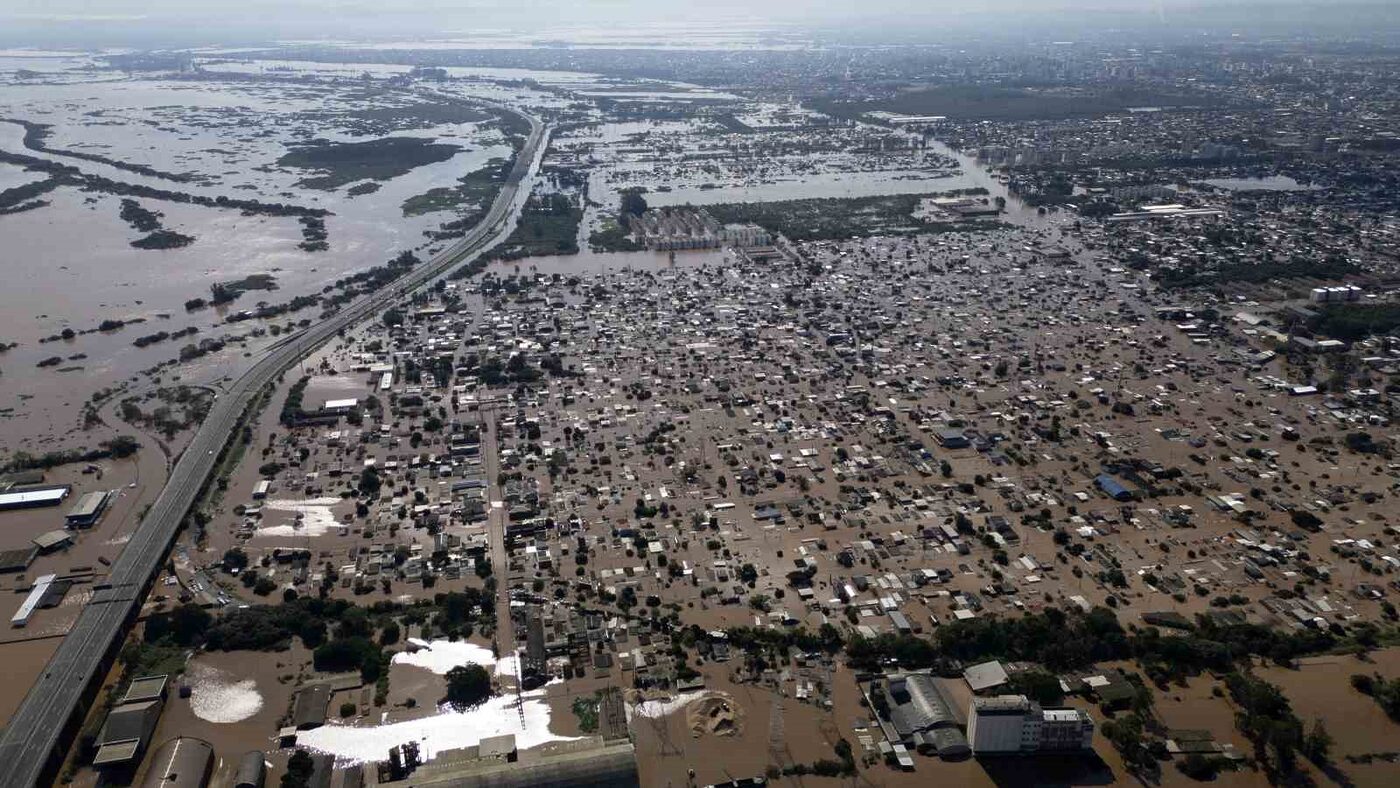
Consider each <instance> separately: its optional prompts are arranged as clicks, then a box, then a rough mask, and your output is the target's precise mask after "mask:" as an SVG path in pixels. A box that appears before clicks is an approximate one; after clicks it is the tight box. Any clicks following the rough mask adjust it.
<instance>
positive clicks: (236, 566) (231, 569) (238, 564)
mask: <svg viewBox="0 0 1400 788" xmlns="http://www.w3.org/2000/svg"><path fill="white" fill-rule="evenodd" d="M222 563H223V567H224V571H225V572H228V573H229V574H237V573H238V572H242V571H243V570H244V569H247V568H248V554H247V553H245V552H243V549H242V548H241V547H230V548H229V549H228V550H225V551H224V558H223V562H222Z"/></svg>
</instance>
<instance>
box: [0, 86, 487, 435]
mask: <svg viewBox="0 0 1400 788" xmlns="http://www.w3.org/2000/svg"><path fill="white" fill-rule="evenodd" d="M44 62H45V63H49V64H51V65H52V64H56V63H65V62H68V61H64V60H53V61H48V60H46V61H44ZM7 65H13V61H11V62H0V67H3V66H7ZM0 71H3V68H0ZM359 90H361V88H358V87H355V86H353V85H348V84H346V85H320V84H302V83H295V84H293V83H285V82H284V83H273V84H255V85H248V84H221V83H209V82H198V81H195V82H184V81H178V80H160V79H151V80H143V79H122V80H111V81H105V82H101V83H91V82H78V81H69V82H66V83H65V82H59V83H52V82H48V81H46V82H45V83H44V84H31V83H28V82H25V81H11V82H9V83H4V81H3V80H0V107H3V108H4V110H3V112H2V113H0V116H3V117H11V118H22V119H25V120H31V121H35V122H42V123H48V124H51V125H52V126H53V134H52V136H51V137H50V139H49V140H48V143H47V144H48V145H49V146H50V147H52V148H54V149H58V150H73V151H81V152H83V153H87V154H97V155H101V156H105V157H108V158H111V159H114V160H118V161H124V162H128V163H134V164H142V165H146V166H148V167H152V168H155V169H156V170H159V171H162V172H167V173H174V174H177V175H180V176H193V180H185V181H172V180H170V179H168V178H162V177H159V176H157V175H147V174H143V173H137V172H130V171H127V170H123V169H120V168H117V167H114V166H111V165H108V164H104V163H102V162H95V161H87V160H78V159H73V158H66V157H63V156H60V155H55V154H48V153H40V152H36V151H31V150H28V149H26V148H25V147H24V146H23V136H24V132H23V128H22V127H20V126H19V125H17V124H13V123H0V149H3V150H5V151H9V152H13V153H17V154H22V155H25V156H30V157H34V158H41V159H48V160H52V161H57V162H60V163H63V164H66V165H71V166H76V167H78V168H79V169H80V170H81V171H83V172H85V173H90V174H93V175H98V176H103V177H107V178H111V179H112V180H115V181H119V182H123V183H133V184H138V185H142V186H149V187H152V188H156V189H163V190H168V191H175V192H183V193H189V194H195V195H201V196H207V197H219V196H229V197H237V198H247V199H258V200H262V201H264V202H270V203H291V204H297V205H303V206H308V207H324V208H327V209H329V210H331V211H332V212H333V215H332V216H329V217H327V219H326V227H327V231H328V234H329V238H328V243H329V245H330V249H329V250H328V251H325V252H308V251H304V250H302V249H299V248H298V244H299V243H300V242H301V241H302V240H303V236H302V233H301V226H300V224H299V222H298V221H297V220H296V219H295V218H294V217H269V216H244V215H242V213H241V212H240V211H237V210H225V209H215V208H206V207H203V206H198V205H191V204H186V203H171V202H164V201H160V200H149V199H140V200H138V202H140V203H141V204H142V205H143V206H144V207H146V208H148V209H150V210H153V211H158V212H160V213H162V214H163V218H162V224H163V225H164V226H165V227H166V228H169V229H171V230H175V231H177V232H181V233H184V234H185V235H188V236H192V237H194V239H195V241H194V243H193V244H191V245H189V246H186V247H183V248H180V249H170V250H158V251H152V250H140V249H135V248H133V247H131V246H130V242H131V241H133V240H136V239H137V238H140V237H141V236H142V235H144V233H141V232H138V231H136V230H134V229H133V228H132V227H130V226H129V225H128V224H127V223H126V222H125V221H123V220H122V219H121V218H120V216H119V210H120V203H121V200H120V198H118V197H116V196H112V195H106V194H97V193H89V192H81V191H78V190H76V189H73V188H68V187H64V188H59V189H57V190H55V191H52V192H50V193H48V194H46V195H44V196H43V198H42V199H44V200H46V201H48V202H49V203H50V204H49V205H47V206H45V207H42V208H38V209H35V210H31V211H25V212H22V213H17V214H12V215H5V216H0V236H3V237H4V239H5V241H6V243H5V249H4V251H3V253H0V269H3V270H4V271H5V273H6V275H7V277H8V279H9V281H10V282H11V285H12V286H11V287H9V288H6V289H5V290H4V292H3V293H0V340H2V341H4V342H7V343H10V342H17V343H19V347H17V348H14V349H12V350H10V351H9V352H8V353H6V354H5V355H4V356H3V357H0V364H3V366H4V367H5V371H6V372H10V371H11V370H16V371H17V370H26V371H27V372H28V374H24V375H18V374H7V375H5V376H4V377H3V378H0V402H3V404H4V406H5V407H7V408H10V409H11V410H10V411H8V412H7V415H9V416H10V423H9V424H8V425H7V433H8V435H7V437H8V438H9V439H10V447H11V448H21V447H32V446H36V445H38V444H39V442H41V441H42V442H47V441H49V440H51V439H52V438H53V437H54V435H53V431H52V429H51V427H50V426H49V425H50V424H51V423H52V422H53V421H54V420H57V421H59V422H60V423H62V422H64V421H67V422H68V423H75V422H76V420H77V406H78V405H79V404H81V403H82V402H83V401H84V400H85V399H86V398H87V396H88V395H89V394H90V393H91V392H92V391H95V390H97V389H99V388H104V387H110V386H114V385H117V384H119V383H121V382H122V381H124V380H127V379H130V378H131V377H132V376H133V375H135V374H136V373H137V372H138V371H140V370H144V369H148V368H150V367H152V366H154V365H155V364H158V363H160V362H162V361H167V360H170V359H173V358H175V357H176V355H177V354H178V352H179V348H180V347H181V346H182V345H184V344H188V343H195V342H198V341H200V340H202V339H205V338H211V337H221V336H225V335H233V336H242V335H245V334H247V333H248V332H250V331H253V330H256V329H262V328H265V326H264V325H263V324H261V323H259V322H248V323H241V324H237V325H225V324H224V319H225V317H226V316H227V314H228V313H229V312H230V311H236V310H241V309H249V308H253V307H255V306H256V305H257V304H258V303H259V302H267V303H279V302H284V301H287V300H290V299H291V298H293V297H295V296H297V295H303V294H308V293H315V292H319V291H320V290H322V289H323V288H324V287H326V286H328V285H329V284H331V283H332V282H333V281H334V280H336V279H338V278H340V277H342V276H344V275H346V274H347V273H350V272H354V271H360V270H364V269H366V268H369V267H371V266H374V265H379V264H381V263H383V262H385V261H386V260H388V259H389V258H391V257H393V256H394V255H396V254H398V253H399V252H400V251H404V250H408V249H417V250H419V251H420V256H424V257H426V256H427V255H429V254H431V253H432V252H433V251H436V250H437V249H438V248H441V247H442V246H443V245H445V243H446V242H441V241H430V240H429V239H427V238H426V237H425V235H424V233H425V232H426V231H428V230H432V229H436V228H437V227H438V226H439V225H441V224H442V223H443V222H445V221H448V220H450V219H452V218H454V215H453V214H452V213H442V212H436V213H429V214H425V215H421V216H415V217H405V216H403V215H402V211H401V205H402V203H403V202H404V200H406V199H408V198H409V197H412V196H415V195H418V194H422V193H424V192H426V191H428V190H429V189H431V188H435V187H439V186H450V185H453V184H454V183H455V182H456V180H457V179H458V178H460V177H462V176H463V175H465V174H467V173H470V172H473V171H477V170H480V169H482V168H483V167H485V166H487V164H488V162H490V161H491V160H493V159H503V158H505V157H506V156H508V155H509V153H510V147H509V145H508V144H507V142H506V140H505V138H504V136H503V135H502V133H501V132H500V131H499V130H496V129H489V128H484V127H483V124H482V123H479V122H469V123H461V124H439V125H423V126H422V127H421V128H402V127H398V126H396V127H394V128H392V129H391V130H389V131H388V132H387V134H386V135H385V136H398V135H407V136H420V137H425V138H429V139H432V140H434V141H437V142H446V143H451V144H455V145H458V146H459V147H460V148H461V150H460V151H459V152H458V153H456V155H454V156H453V157H452V158H450V159H448V160H446V161H443V162H438V163H435V164H430V165H425V166H422V167H418V168H415V169H413V170H411V171H409V172H408V173H406V174H403V175H400V176H398V177H395V178H392V179H390V180H387V181H378V182H377V183H378V185H379V189H378V190H377V191H375V192H373V193H371V194H361V195H359V196H353V195H351V194H350V192H349V186H350V185H351V184H346V185H345V186H342V187H340V188H338V189H335V190H329V191H327V190H315V189H308V188H305V187H303V186H299V185H298V184H297V182H298V181H299V180H301V179H303V178H306V177H308V176H311V175H314V174H316V173H315V172H314V171H309V170H303V169H295V168H287V167H281V166H279V165H277V164H276V161H277V159H278V158H279V157H280V156H281V155H282V154H283V153H285V152H286V150H287V146H288V145H289V144H293V143H296V142H299V141H304V140H305V139H307V138H308V137H309V136H311V135H314V136H316V137H319V138H322V139H327V140H331V141H350V140H356V139H361V138H362V137H357V136H356V134H357V133H360V132H359V131H357V124H358V123H359V120H358V117H357V113H359V112H362V111H372V110H375V109H378V108H381V107H383V106H395V105H397V104H402V103H403V102H405V101H408V102H413V101H432V100H433V97H431V96H424V97H418V98H415V97H405V96H404V95H402V94H386V95H385V96H373V95H371V96H366V95H358V97H357V91H359ZM38 179H39V176H37V175H36V174H35V173H29V172H25V171H24V170H22V169H20V168H17V167H13V166H9V165H5V166H3V167H0V188H10V187H13V186H17V185H22V184H23V183H28V182H32V181H35V180H38ZM258 273H270V274H273V275H274V276H275V277H276V279H277V284H278V286H279V288H280V289H279V290H278V291H275V292H257V293H249V294H245V295H244V296H243V297H242V298H241V299H239V300H238V301H236V302H235V303H234V304H233V305H231V306H230V307H228V308H225V309H219V310H213V309H206V310H201V311H197V312H193V313H188V314H187V313H186V312H185V310H184V303H185V301H187V300H189V299H191V298H196V297H206V298H207V297H208V295H209V286H210V284H212V283H214V282H220V281H231V280H236V279H240V278H242V277H245V276H247V275H250V274H258ZM314 312H315V310H306V311H305V312H303V313H297V314H294V315H291V316H289V317H288V318H287V319H283V320H279V321H275V322H278V323H286V322H289V320H299V319H302V318H306V317H315V314H314ZM104 319H121V320H128V321H129V320H133V319H135V320H144V321H145V322H144V323H140V324H138V325H134V326H130V327H127V328H125V329H124V330H118V331H113V332H103V333H91V334H84V335H80V336H78V337H76V338H74V339H72V340H68V341H63V342H54V343H41V342H40V340H41V339H43V338H45V337H50V336H54V335H57V334H59V333H60V332H62V331H63V330H64V329H72V330H74V331H77V332H82V331H84V330H87V329H92V328H95V327H96V326H97V324H98V323H100V322H101V321H102V320H104ZM188 327H193V328H196V329H198V333H197V334H195V335H194V336H192V337H187V338H184V339H182V340H178V341H167V342H157V343H154V344H151V345H149V346H147V347H145V348H137V347H135V346H133V344H132V341H133V340H134V339H136V338H137V337H140V336H143V335H146V334H152V333H156V332H158V331H167V332H172V333H173V332H175V331H178V330H181V329H185V328H188ZM270 341H272V338H271V337H265V338H263V339H261V340H256V339H255V340H253V341H252V344H251V345H249V346H246V347H245V346H240V345H232V346H230V349H228V350H226V351H224V352H222V353H218V354H214V355H212V356H210V357H207V358H206V359H203V360H202V361H201V362H197V363H195V364H188V365H182V367H181V368H180V371H179V374H180V375H181V376H183V377H184V379H185V380H186V381H187V382H196V383H213V382H216V381H217V380H218V379H219V378H221V377H223V376H224V375H226V374H236V373H238V372H239V371H241V370H242V369H243V368H244V367H246V366H247V363H248V362H247V360H246V359H245V358H244V355H243V354H244V352H245V351H250V350H254V349H256V347H258V346H260V345H262V344H266V343H268V342H270ZM52 357H57V358H60V359H63V360H64V361H63V362H61V363H60V364H57V365H55V366H54V367H52V368H48V369H42V370H38V371H37V372H36V371H35V367H36V365H37V364H38V362H39V361H41V360H44V359H48V358H52ZM78 378H81V380H82V383H81V385H80V386H75V385H74V381H75V380H76V379H78ZM41 425H42V427H41ZM50 448H52V446H50Z"/></svg>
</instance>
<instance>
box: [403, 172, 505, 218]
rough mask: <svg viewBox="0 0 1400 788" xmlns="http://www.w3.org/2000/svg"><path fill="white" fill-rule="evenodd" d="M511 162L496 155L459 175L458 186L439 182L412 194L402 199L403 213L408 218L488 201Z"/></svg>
mask: <svg viewBox="0 0 1400 788" xmlns="http://www.w3.org/2000/svg"><path fill="white" fill-rule="evenodd" d="M513 164H514V162H513V161H511V160H508V159H502V158H495V159H492V160H490V161H488V162H487V163H486V166H485V167H483V168H481V169H479V170H477V171H475V172H471V173H468V174H467V175H465V176H463V177H461V178H458V179H457V183H458V185H457V186H439V187H437V188H433V189H429V190H427V191H426V192H423V193H422V194H415V195H413V196H412V197H409V198H408V199H407V200H404V201H403V206H402V208H403V215H404V217H405V218H407V217H410V216H423V215H424V214H429V213H439V212H442V211H453V212H456V211H461V210H463V209H465V208H467V207H469V206H470V207H475V208H481V207H482V206H485V205H488V204H490V202H491V201H492V200H494V199H495V198H496V191H497V190H498V189H500V187H501V183H502V182H504V181H505V178H506V174H507V173H509V172H510V168H511V166H512V165H513Z"/></svg>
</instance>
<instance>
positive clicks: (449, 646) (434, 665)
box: [392, 640, 514, 676]
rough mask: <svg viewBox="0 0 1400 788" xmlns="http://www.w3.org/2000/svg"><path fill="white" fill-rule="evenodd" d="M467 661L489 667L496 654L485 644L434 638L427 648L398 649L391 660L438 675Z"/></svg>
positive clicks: (492, 663)
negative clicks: (413, 649) (410, 650)
mask: <svg viewBox="0 0 1400 788" xmlns="http://www.w3.org/2000/svg"><path fill="white" fill-rule="evenodd" d="M507 659H509V657H507ZM468 662H475V663H476V664H478V665H480V666H482V667H483V668H490V667H491V666H493V665H495V664H496V655H494V654H492V653H491V649H489V648H487V647H486V646H478V645H477V644H475V643H468V642H467V641H465V640H434V641H430V642H429V644H428V648H420V649H418V650H417V651H414V652H411V653H410V652H408V651H400V652H399V653H397V654H395V655H394V658H393V660H392V663H393V664H395V665H412V666H414V667H418V668H425V669H427V670H431V671H432V672H434V673H436V674H438V675H439V676H445V675H447V671H449V670H452V669H453V668H455V667H457V666H458V665H465V664H467V663H468ZM511 675H514V674H511Z"/></svg>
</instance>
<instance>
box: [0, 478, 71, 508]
mask: <svg viewBox="0 0 1400 788" xmlns="http://www.w3.org/2000/svg"><path fill="white" fill-rule="evenodd" d="M72 490H73V487H72V485H68V484H58V485H53V486H48V487H19V488H14V487H12V488H10V489H8V490H6V491H5V492H0V511H6V510H9V509H35V508H38V507H41V506H58V505H59V504H60V503H63V499H64V498H67V497H68V493H70V492H72Z"/></svg>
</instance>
